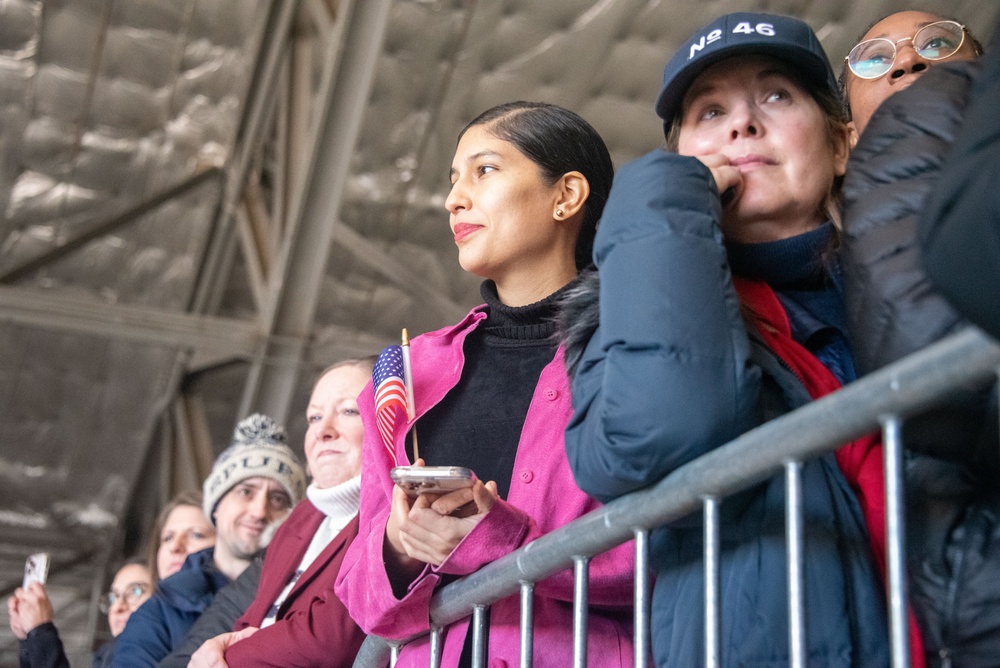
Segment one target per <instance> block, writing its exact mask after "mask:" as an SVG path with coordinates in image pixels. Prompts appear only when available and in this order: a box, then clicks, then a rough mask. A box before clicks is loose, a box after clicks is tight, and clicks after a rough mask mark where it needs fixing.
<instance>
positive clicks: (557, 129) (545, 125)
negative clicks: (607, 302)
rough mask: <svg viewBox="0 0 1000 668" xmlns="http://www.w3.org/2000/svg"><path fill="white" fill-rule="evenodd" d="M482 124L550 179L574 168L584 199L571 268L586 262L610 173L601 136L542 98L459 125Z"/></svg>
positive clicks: (505, 106) (500, 107)
mask: <svg viewBox="0 0 1000 668" xmlns="http://www.w3.org/2000/svg"><path fill="white" fill-rule="evenodd" d="M477 125H485V126H487V128H486V129H487V131H488V132H489V133H490V134H492V135H493V136H494V137H496V138H497V139H502V140H504V141H506V142H510V143H511V144H513V145H514V146H515V147H516V148H517V149H518V150H519V151H520V152H521V153H523V154H524V155H525V156H527V157H528V159H530V160H531V161H532V162H534V163H535V164H536V165H538V167H539V169H541V171H542V175H543V176H544V177H545V178H546V179H547V180H548V181H549V183H555V182H556V181H557V180H559V178H561V177H562V176H563V174H566V173H568V172H574V171H576V172H580V173H581V174H583V176H584V178H586V179H587V183H588V184H590V197H588V198H587V201H586V202H585V203H584V208H583V223H582V224H581V226H580V234H579V236H578V237H577V240H576V250H575V257H576V268H577V270H580V269H583V268H584V267H586V266H588V265H589V264H590V263H591V256H592V254H593V249H594V236H595V235H596V234H597V221H598V220H600V218H601V214H602V213H603V212H604V205H605V204H606V203H607V201H608V193H609V192H610V190H611V180H612V178H613V177H614V165H613V164H612V162H611V154H610V153H609V152H608V147H607V146H606V145H605V144H604V140H603V139H601V135H599V134H598V133H597V130H595V129H594V128H593V126H591V125H590V123H588V122H587V121H585V120H583V119H582V118H581V117H580V116H578V115H577V114H574V113H573V112H572V111H570V110H568V109H564V108H563V107H560V106H557V105H554V104H548V103H545V102H524V101H517V102H507V103H505V104H500V105H497V106H495V107H492V108H490V109H487V110H486V111H484V112H483V113H481V114H479V116H476V118H474V119H473V120H472V121H471V122H470V123H469V124H468V125H466V126H465V127H464V128H462V131H461V132H460V133H459V135H458V140H459V141H461V140H462V136H463V135H464V134H465V133H466V132H467V131H468V130H469V128H471V127H474V126H477Z"/></svg>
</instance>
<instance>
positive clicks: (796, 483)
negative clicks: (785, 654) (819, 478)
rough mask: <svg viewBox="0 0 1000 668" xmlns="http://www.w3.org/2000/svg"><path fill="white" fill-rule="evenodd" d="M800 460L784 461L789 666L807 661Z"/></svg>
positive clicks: (794, 667) (799, 666) (801, 665)
mask: <svg viewBox="0 0 1000 668" xmlns="http://www.w3.org/2000/svg"><path fill="white" fill-rule="evenodd" d="M802 541H803V533H802V462H786V463H785V545H786V549H787V552H788V651H789V661H790V663H791V665H792V668H805V665H806V612H805V589H804V587H803V583H804V582H805V577H804V575H805V574H804V572H803V569H804V562H803V559H802V556H803V542H802Z"/></svg>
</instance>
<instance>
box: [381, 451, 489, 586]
mask: <svg viewBox="0 0 1000 668" xmlns="http://www.w3.org/2000/svg"><path fill="white" fill-rule="evenodd" d="M416 466H423V460H419V459H418V460H417V462H416ZM497 497H498V495H497V486H496V483H494V482H493V481H490V482H488V483H483V482H482V481H481V480H476V481H475V482H474V483H473V485H472V487H467V488H464V489H459V490H456V491H454V492H450V493H448V494H441V495H436V494H421V495H420V496H418V497H417V498H416V499H410V497H408V496H407V494H406V492H405V491H404V490H403V489H402V488H400V487H398V486H394V487H393V490H392V508H391V510H390V512H389V521H388V522H387V524H386V527H385V530H386V538H387V539H388V541H389V544H390V546H391V548H392V550H393V551H394V552H395V556H396V557H397V560H398V562H399V563H398V565H399V566H401V567H403V568H404V569H406V570H408V571H410V575H411V578H410V579H411V580H412V577H415V576H416V575H417V573H419V572H420V570H421V569H422V568H423V566H424V564H433V565H435V566H437V565H440V564H441V563H443V562H444V560H445V559H447V558H448V555H449V554H451V552H452V551H453V550H454V549H455V547H456V546H457V545H458V544H459V543H460V542H461V541H462V539H463V538H465V537H466V536H467V535H468V534H469V532H470V531H472V529H473V528H475V526H476V525H477V524H479V522H480V520H482V518H483V517H484V516H485V515H486V513H488V512H489V510H490V509H491V508H492V507H493V503H494V502H495V501H496V499H497ZM465 506H469V507H470V509H471V510H472V513H471V514H469V513H467V512H462V511H463V509H464V507H465Z"/></svg>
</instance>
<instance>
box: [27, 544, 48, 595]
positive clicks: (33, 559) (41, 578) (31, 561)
mask: <svg viewBox="0 0 1000 668" xmlns="http://www.w3.org/2000/svg"><path fill="white" fill-rule="evenodd" d="M48 576H49V555H48V553H47V552H39V553H38V554H33V555H31V556H30V557H28V559H27V561H25V562H24V580H23V582H22V584H21V588H22V589H27V588H28V585H29V584H31V583H32V582H37V583H38V584H45V579H46V578H47V577H48Z"/></svg>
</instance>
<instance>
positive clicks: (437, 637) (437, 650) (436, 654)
mask: <svg viewBox="0 0 1000 668" xmlns="http://www.w3.org/2000/svg"><path fill="white" fill-rule="evenodd" d="M441 632H442V629H441V627H440V626H435V627H433V628H432V629H431V646H430V661H429V665H430V668H441Z"/></svg>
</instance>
